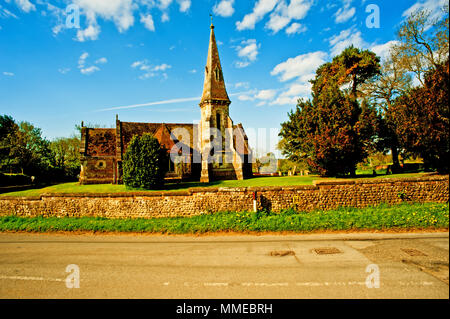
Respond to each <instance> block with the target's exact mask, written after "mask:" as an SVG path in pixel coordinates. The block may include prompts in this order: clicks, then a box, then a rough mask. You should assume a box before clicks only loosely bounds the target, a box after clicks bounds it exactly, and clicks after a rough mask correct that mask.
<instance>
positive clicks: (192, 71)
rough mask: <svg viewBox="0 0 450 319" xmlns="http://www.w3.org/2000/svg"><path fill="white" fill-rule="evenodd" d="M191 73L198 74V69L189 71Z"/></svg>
mask: <svg viewBox="0 0 450 319" xmlns="http://www.w3.org/2000/svg"><path fill="white" fill-rule="evenodd" d="M189 73H192V74H195V73H197V70H196V69H192V70H190V71H189Z"/></svg>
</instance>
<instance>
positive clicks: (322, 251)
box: [313, 247, 342, 255]
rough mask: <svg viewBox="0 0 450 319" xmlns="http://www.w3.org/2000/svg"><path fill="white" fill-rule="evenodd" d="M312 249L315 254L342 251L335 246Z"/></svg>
mask: <svg viewBox="0 0 450 319" xmlns="http://www.w3.org/2000/svg"><path fill="white" fill-rule="evenodd" d="M313 251H314V252H315V253H316V254H317V255H332V254H340V253H342V251H340V250H339V249H337V248H335V247H325V248H314V249H313Z"/></svg>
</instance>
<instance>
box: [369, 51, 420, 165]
mask: <svg viewBox="0 0 450 319" xmlns="http://www.w3.org/2000/svg"><path fill="white" fill-rule="evenodd" d="M411 83H412V79H411V75H410V74H409V73H408V71H407V70H406V69H405V68H404V67H402V66H401V64H400V63H399V62H398V57H397V56H396V55H395V52H393V51H391V52H390V56H389V57H388V58H387V59H385V60H384V61H383V63H382V65H381V69H380V72H379V73H378V74H377V75H375V76H374V77H373V78H371V79H370V80H369V81H367V82H366V83H364V84H363V86H362V92H363V95H364V97H365V98H367V99H369V100H370V101H371V103H372V104H373V105H376V106H378V107H379V109H380V115H381V116H380V123H379V126H378V128H379V131H378V141H377V150H378V151H380V152H383V153H384V152H386V151H387V150H390V151H391V156H392V163H393V171H394V172H395V171H398V170H400V162H399V154H400V153H401V152H402V151H401V150H400V145H399V142H398V137H397V135H396V133H395V123H394V122H393V121H391V120H390V118H389V117H387V116H386V114H387V112H388V110H389V109H390V107H391V105H392V103H393V101H394V100H395V98H396V97H398V96H400V95H401V94H403V93H404V92H406V91H407V90H408V89H410V88H411Z"/></svg>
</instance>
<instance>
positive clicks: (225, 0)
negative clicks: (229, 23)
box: [213, 0, 234, 17]
mask: <svg viewBox="0 0 450 319" xmlns="http://www.w3.org/2000/svg"><path fill="white" fill-rule="evenodd" d="M233 4H234V0H221V1H220V2H219V3H216V4H215V5H214V7H213V12H214V14H216V15H218V16H221V17H231V16H232V15H233V13H234V8H233Z"/></svg>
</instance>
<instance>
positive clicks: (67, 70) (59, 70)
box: [58, 68, 70, 74]
mask: <svg viewBox="0 0 450 319" xmlns="http://www.w3.org/2000/svg"><path fill="white" fill-rule="evenodd" d="M58 72H59V73H61V74H66V73H69V72H70V68H59V69H58Z"/></svg>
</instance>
